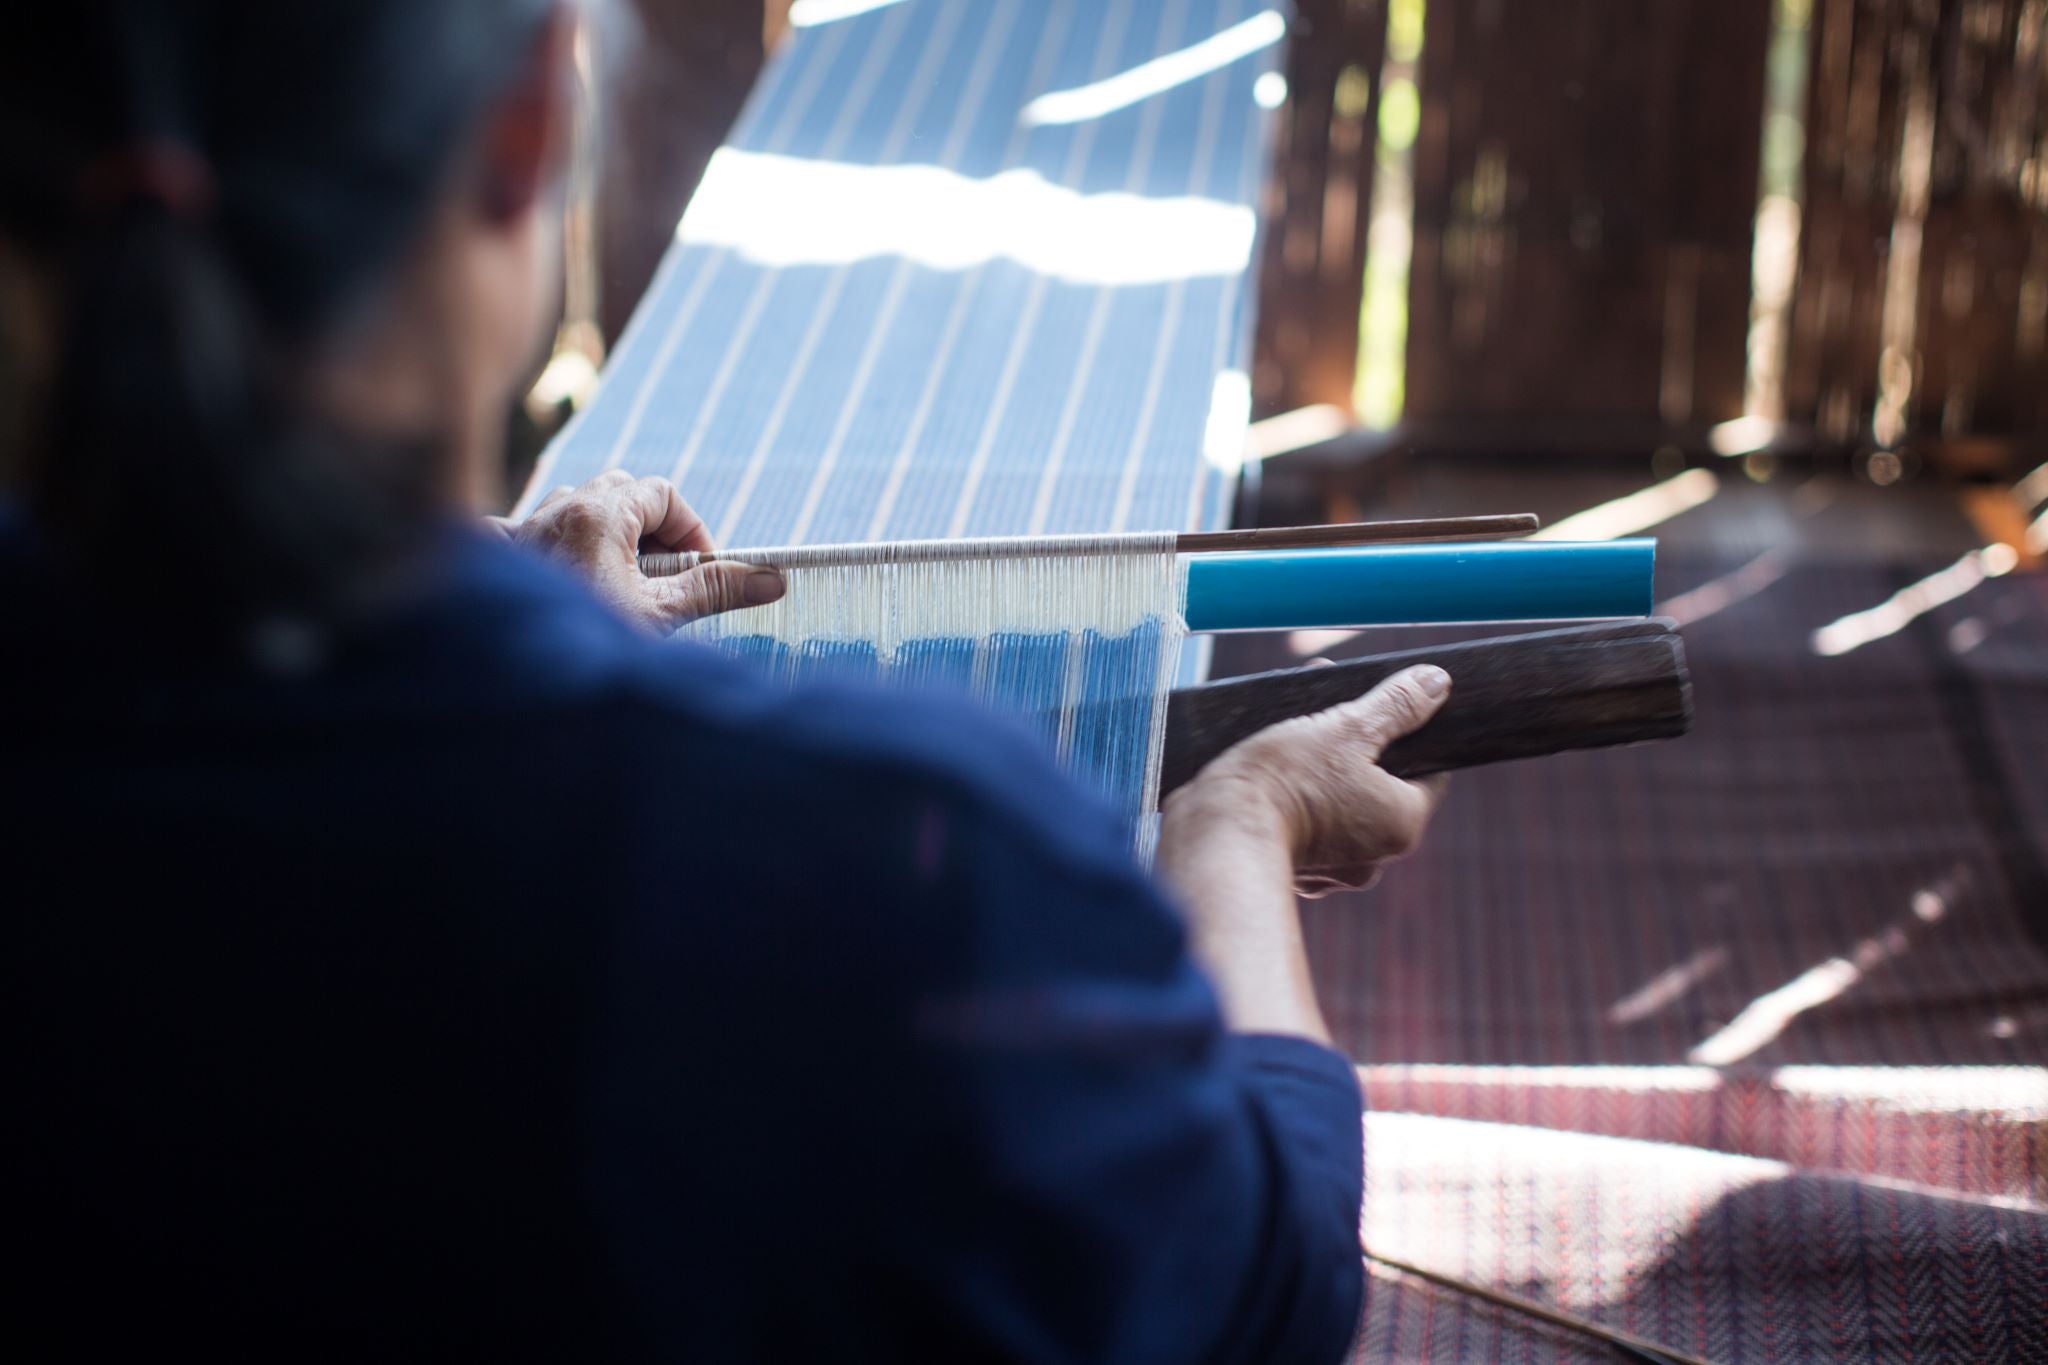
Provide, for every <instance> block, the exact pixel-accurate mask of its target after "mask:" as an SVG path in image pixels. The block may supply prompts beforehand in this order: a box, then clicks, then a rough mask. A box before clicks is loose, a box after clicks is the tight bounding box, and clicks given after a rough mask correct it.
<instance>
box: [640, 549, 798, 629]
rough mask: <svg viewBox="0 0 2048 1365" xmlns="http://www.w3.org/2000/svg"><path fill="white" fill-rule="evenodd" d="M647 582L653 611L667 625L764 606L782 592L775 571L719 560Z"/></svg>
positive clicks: (679, 624)
mask: <svg viewBox="0 0 2048 1365" xmlns="http://www.w3.org/2000/svg"><path fill="white" fill-rule="evenodd" d="M647 583H648V590H649V593H650V594H651V596H652V597H653V600H654V605H655V610H656V611H657V613H659V615H660V618H661V621H662V623H663V624H665V625H669V626H681V625H687V624H689V623H690V622H692V621H695V620H698V619H699V618H701V617H705V616H716V615H718V614H719V613H721V612H728V611H737V610H739V609H740V608H741V607H760V606H766V605H767V604H768V603H770V602H773V601H775V600H776V599H778V598H780V597H781V596H782V594H783V592H784V591H785V584H784V583H783V581H782V575H781V574H779V573H777V572H776V571H775V570H773V569H757V568H754V567H753V566H752V565H750V564H734V563H730V562H728V561H726V560H722V559H719V560H713V561H712V562H711V563H709V564H699V565H698V566H697V567H696V568H694V569H690V570H688V571H686V572H684V573H679V574H676V575H675V576H674V577H671V578H650V579H648V580H647Z"/></svg>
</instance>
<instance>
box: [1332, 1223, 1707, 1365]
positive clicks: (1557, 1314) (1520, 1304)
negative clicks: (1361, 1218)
mask: <svg viewBox="0 0 2048 1365" xmlns="http://www.w3.org/2000/svg"><path fill="white" fill-rule="evenodd" d="M1365 1257H1366V1259H1367V1260H1369V1261H1372V1262H1374V1263H1376V1264H1378V1265H1383V1266H1386V1267H1387V1268H1388V1269H1389V1270H1395V1271H1399V1272H1400V1273H1401V1274H1403V1275H1413V1276H1414V1277H1415V1278H1416V1279H1418V1280H1424V1281H1426V1282H1428V1283H1430V1284H1433V1285H1436V1286H1437V1287H1438V1288H1440V1289H1448V1290H1450V1291H1451V1292H1453V1293H1456V1294H1464V1295H1467V1296H1469V1297H1471V1298H1475V1299H1479V1300H1480V1301H1482V1302H1484V1303H1490V1304H1492V1305H1494V1306H1495V1307H1496V1308H1505V1309H1508V1310H1509V1311H1510V1312H1515V1313H1523V1314H1526V1315H1528V1316H1529V1317H1532V1318H1535V1319H1536V1320H1537V1321H1539V1322H1547V1323H1549V1324H1550V1325H1551V1326H1553V1327H1562V1328H1564V1329H1565V1330H1567V1331H1571V1332H1577V1333H1579V1334H1580V1335H1581V1336H1587V1337H1591V1338H1593V1339H1594V1340H1595V1341H1600V1342H1605V1343H1606V1344H1607V1345H1609V1346H1612V1347H1615V1348H1616V1349H1618V1350H1621V1351H1624V1352H1626V1353H1627V1354H1628V1357H1629V1359H1631V1360H1637V1361H1642V1362H1644V1363H1645V1365H1713V1362H1711V1361H1708V1360H1703V1359H1701V1358H1700V1357H1699V1356H1695V1355H1687V1354H1686V1353H1685V1352H1684V1351H1680V1350H1675V1349H1673V1348H1672V1347H1669V1346H1663V1345H1659V1344H1658V1343H1657V1342H1654V1341H1650V1340H1648V1339H1646V1338H1644V1337H1639V1336H1637V1335H1635V1333H1633V1332H1624V1331H1623V1330H1621V1329H1620V1328H1619V1327H1609V1326H1608V1325H1607V1324H1606V1323H1604V1322H1595V1321H1593V1320H1592V1319H1591V1318H1582V1317H1580V1316H1578V1314H1576V1313H1567V1312H1565V1311H1564V1310H1563V1309H1559V1308H1552V1307H1550V1306H1549V1305H1548V1304H1541V1303H1537V1302H1536V1301H1535V1300H1533V1299H1525V1298H1523V1297H1522V1296H1521V1295H1519V1294H1510V1293H1507V1292H1506V1291H1504V1290H1499V1289H1490V1288H1488V1287H1487V1286H1485V1285H1483V1284H1473V1283H1472V1282H1471V1281H1469V1280H1461V1279H1458V1278H1457V1277H1455V1276H1452V1275H1445V1274H1443V1273H1442V1272H1440V1271H1435V1270H1426V1269H1424V1268H1423V1267H1422V1266H1419V1265H1413V1264H1410V1263H1409V1262H1407V1261H1401V1260H1396V1259H1395V1258H1394V1257H1392V1256H1382V1255H1381V1254H1380V1253H1379V1252H1377V1251H1373V1250H1372V1249H1370V1248H1367V1249H1366V1253H1365Z"/></svg>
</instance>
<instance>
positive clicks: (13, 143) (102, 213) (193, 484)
mask: <svg viewBox="0 0 2048 1365" xmlns="http://www.w3.org/2000/svg"><path fill="white" fill-rule="evenodd" d="M554 5H555V0H65V3H61V4H54V5H38V6H35V7H34V11H33V13H32V15H31V16H25V17H23V19H22V20H21V22H20V25H19V27H18V28H16V29H15V31H13V32H11V33H10V34H9V36H8V39H7V41H6V42H5V43H0V237H4V238H5V244H6V245H8V246H9V247H11V248H12V249H13V251H12V254H15V255H18V256H25V257H26V258H27V259H28V260H29V261H30V262H31V263H32V264H31V269H32V273H34V274H35V275H36V276H38V277H39V279H42V280H46V281H48V284H49V289H50V291H51V293H52V303H53V307H52V309H51V316H52V319H53V321H54V322H55V325H56V327H57V330H58V334H59V340H58V346H57V350H56V352H55V357H54V365H53V367H52V368H51V369H50V370H49V372H48V374H47V383H46V384H44V385H43V386H42V391H41V392H39V393H37V394H36V395H34V398H33V401H32V411H33V416H32V418H31V422H32V425H31V427H30V429H29V430H28V431H27V432H26V434H24V435H23V436H22V437H21V438H20V439H19V440H18V441H17V442H16V444H17V446H19V449H17V450H15V451H12V452H8V453H7V454H6V456H5V458H6V460H7V465H8V466H9V467H8V468H7V473H6V477H7V479H8V480H9V482H10V483H12V484H13V485H14V488H13V490H12V491H13V493H14V494H15V495H17V496H21V497H23V498H24V500H25V501H26V502H27V503H28V505H29V507H30V509H31V511H32V514H33V516H34V518H35V520H36V522H37V523H38V525H39V526H40V527H41V528H42V529H43V530H44V531H45V532H46V534H47V537H48V538H49V539H50V540H51V541H52V542H53V543H55V544H56V545H57V546H58V547H59V548H60V551H61V552H64V553H66V554H68V555H69V556H71V557H72V558H74V559H77V560H78V561H79V562H80V563H81V564H82V565H85V566H90V565H92V564H95V563H101V562H107V561H108V560H109V559H113V560H119V561H121V562H125V563H128V564H137V563H140V564H145V565H150V566H153V567H152V568H151V570H150V572H149V574H148V577H149V580H150V582H151V583H152V584H153V585H154V586H152V587H151V588H150V589H149V590H148V591H147V592H146V593H143V594H141V596H142V597H144V598H145V599H146V600H154V601H158V602H162V603H164V604H166V605H174V606H175V609H176V610H177V611H178V612H179V614H180V616H181V617H182V618H183V619H184V620H185V621H186V622H187V623H188V624H190V625H193V626H195V627H199V626H211V627H214V628H216V629H219V630H223V631H230V632H231V631H232V630H234V629H235V628H237V627H239V626H242V625H246V624H247V623H248V622H250V621H251V620H253V619H256V618H258V617H261V616H264V615H268V614H271V613H275V612H278V611H301V610H315V611H317V610H320V609H322V608H323V607H326V606H331V605H332V603H333V601H334V600H335V598H336V597H337V595H338V594H339V593H340V592H341V591H342V589H343V585H344V584H345V583H346V581H347V580H348V578H349V576H350V575H351V574H352V573H353V572H355V571H356V569H357V567H358V566H360V565H361V564H362V563H363V562H364V561H365V559H366V557H370V556H374V555H376V554H378V553H380V552H384V551H387V550H388V549H390V548H391V547H392V545H393V543H394V541H395V540H396V539H397V538H399V537H401V536H403V535H405V534H407V533H408V531H409V528H411V527H413V526H416V525H417V524H418V523H419V522H420V521H421V519H422V517H423V515H424V508H425V494H424V492H423V479H424V476H425V474H426V470H425V468H424V467H423V466H424V465H425V464H426V462H425V461H422V460H419V459H416V458H405V455H406V454H407V452H394V451H382V452H372V451H366V450H364V449H363V448H361V445H360V443H356V444H354V445H352V444H351V442H350V441H349V439H348V438H346V437H344V436H343V435H342V434H341V433H338V432H336V431H332V430H327V429H324V428H323V426H322V425H321V424H319V423H316V422H313V421H311V420H309V419H308V418H307V417H306V416H305V415H304V407H305V405H304V404H302V403H300V402H299V401H298V400H297V396H296V395H295V393H294V387H295V383H296V379H295V367H294V364H293V361H294V359H295V357H297V356H299V355H303V354H304V353H305V352H306V351H307V350H308V349H309V348H310V347H311V346H312V345H314V344H315V343H317V342H318V341H319V340H320V339H322V338H323V337H325V336H327V335H329V334H330V333H332V332H333V331H334V330H335V329H336V328H338V327H340V326H342V325H344V324H345V323H346V322H347V321H348V313H349V310H350V308H351V306H352V305H353V304H354V303H356V302H357V301H359V300H361V299H363V298H364V297H365V296H366V295H367V294H368V293H369V292H370V290H371V289H372V287H373V286H374V285H375V283H376V282H377V279H378V276H379V274H380V272H382V271H384V270H385V269H387V268H388V267H389V266H390V265H391V264H392V263H393V262H394V261H395V260H396V259H397V258H398V257H399V256H400V255H401V254H402V251H403V248H404V245H405V243H406V242H407V240H408V238H409V236H410V234H411V233H412V232H413V231H415V230H416V228H417V227H418V225H419V223H420V221H421V219H422V217H423V215H424V213H425V212H426V211H427V209H428V207H429V206H430V205H431V203H432V201H433V199H434V197H435V192H436V190H437V188H438V186H439V185H440V184H441V183H442V182H443V179H444V178H445V176H446V175H447V173H448V171H449V169H450V166H451V164H452V162H453V160H454V158H455V157H456V155H457V152H458V150H459V148H460V147H461V145H462V142H463V135H464V133H465V132H466V131H468V129H469V128H470V126H471V125H472V124H473V123H474V121H475V120H476V119H477V117H478V115H479V113H480V112H481V110H482V109H483V108H484V107H485V105H486V104H487V103H488V101H489V100H490V98H491V97H492V96H493V95H494V94H495V93H497V92H498V91H499V90H500V89H502V88H503V87H504V85H505V84H506V83H507V82H508V81H509V80H510V79H511V78H512V77H513V76H514V74H515V73H516V72H517V71H518V70H519V68H520V65H521V63H522V62H523V61H524V60H525V59H526V58H527V57H528V55H529V54H530V53H531V51H532V45H533V42H534V40H535V39H536V37H537V36H538V33H539V31H540V25H541V23H542V22H543V21H544V20H545V18H546V17H547V16H548V14H549V13H550V12H551V11H552V9H553V8H554ZM0 364H4V365H5V366H6V367H7V368H9V369H10V370H12V371H13V372H14V374H13V376H12V377H13V378H14V380H15V382H13V383H10V384H8V385H7V388H8V389H11V390H16V391H17V392H16V393H15V394H14V397H15V398H16V400H17V401H18V400H19V399H20V397H21V395H20V394H19V392H18V390H19V389H20V388H21V381H20V375H21V373H22V372H23V369H24V358H23V357H21V356H20V355H9V356H6V357H5V358H4V359H0ZM124 595H128V596H132V595H133V594H124Z"/></svg>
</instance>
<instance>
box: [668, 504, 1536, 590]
mask: <svg viewBox="0 0 2048 1365" xmlns="http://www.w3.org/2000/svg"><path fill="white" fill-rule="evenodd" d="M1539 525H1541V520H1540V519H1539V518H1538V517H1536V516H1535V515H1534V514H1533V513H1528V512H1519V513H1514V514H1511V515H1506V516H1487V517H1435V518H1428V519H1424V520H1419V521H1357V522H1347V523H1343V524H1340V525H1336V526H1261V527H1255V528H1253V529H1251V530H1243V531H1188V532H1183V533H1181V534H1180V535H1178V536H1176V537H1174V541H1173V548H1174V551H1175V552H1176V553H1178V554H1221V553H1229V552H1231V551H1241V550H1305V549H1320V548H1329V547H1333V546H1340V545H1388V544H1400V543H1403V542H1410V541H1413V542H1422V541H1439V542H1440V541H1465V540H1509V539H1512V538H1514V537H1515V536H1522V535H1527V534H1528V533H1529V532H1531V531H1534V530H1535V529H1536V528H1537V527H1538V526H1539ZM1133 539H1134V538H1133V537H1130V536H1121V535H1099V536H1096V535H1088V536H1005V537H988V538H977V539H961V540H907V541H896V542H893V543H892V542H876V543H873V544H853V545H790V546H778V547H771V548H764V549H754V548H740V549H725V550H707V551H701V552H691V553H673V552H651V553H648V554H643V555H641V556H640V571H641V572H642V573H644V574H646V575H647V576H648V577H650V578H666V577H669V576H672V575H674V574H679V573H684V572H686V571H688V570H690V569H693V568H695V567H696V566H697V565H699V564H706V563H709V562H711V561H712V560H720V559H723V560H732V561H736V562H738V563H742V564H759V565H763V566H766V567H770V568H773V567H778V566H795V567H801V568H807V569H809V568H825V567H830V566H835V565H845V564H876V563H888V562H891V561H893V560H911V559H917V560H925V561H931V560H954V559H1015V558H1023V557H1025V556H1028V555H1034V554H1042V555H1085V554H1096V553H1107V552H1114V551H1116V550H1118V549H1122V548H1126V547H1128V546H1129V545H1130V544H1131V543H1132V542H1133Z"/></svg>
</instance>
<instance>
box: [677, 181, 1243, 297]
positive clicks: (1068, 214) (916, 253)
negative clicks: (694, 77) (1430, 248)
mask: <svg viewBox="0 0 2048 1365" xmlns="http://www.w3.org/2000/svg"><path fill="white" fill-rule="evenodd" d="M1256 226H1257V224H1256V221H1255V219H1254V217H1253V214H1252V211H1251V210H1250V209H1249V208H1247V207H1245V206H1243V205H1238V204H1225V203H1221V202H1218V201H1217V200H1214V199H1201V198H1194V197H1177V198H1148V197H1145V196H1142V195H1135V194H1121V193H1112V194H1082V193H1080V192H1078V191H1076V190H1072V189H1069V188H1067V187H1066V186H1064V185H1056V184H1052V183H1050V182H1048V181H1047V180H1045V179H1043V178H1042V177H1041V176H1040V175H1039V174H1038V173H1037V172H1036V171H1030V170H1022V169H1019V170H1010V171H1004V172H1003V173H1002V174H1000V175H996V176H992V177H989V178H987V179H974V178H971V177H969V176H964V175H962V174H960V173H959V172H958V171H953V170H948V169H946V168H945V167H943V166H929V165H908V166H904V165H897V166H861V165H853V164H849V163H846V162H838V161H811V160H806V159H804V158H801V157H789V156H777V155H773V154H771V153H765V152H743V151H736V150H734V149H733V148H730V147H725V148H721V149H720V150H719V151H718V152H717V154H716V155H714V156H713V157H712V158H711V165H710V168H709V169H708V170H706V171H705V173H704V182H703V184H702V186H701V187H700V188H699V189H698V191H697V195H696V198H695V199H693V200H692V201H691V203H690V208H689V211H688V212H687V213H685V214H684V215H683V221H682V225H681V226H680V227H679V228H677V230H676V235H677V236H678V237H679V238H681V239H682V240H683V241H685V242H687V243H688V244H690V245H691V246H694V247H724V248H726V249H728V250H730V251H731V252H732V253H733V254H734V255H735V256H738V257H740V258H741V259H744V260H748V261H752V262H756V263H758V264H762V265H768V266H774V267H786V266H797V265H846V264H849V263H851V262H854V261H860V260H869V259H873V258H876V257H900V258H902V259H904V260H908V261H911V262H914V263H915V264H918V265H922V266H926V267H929V268H931V269H934V270H967V269H971V268H973V267H975V266H979V265H984V264H986V263H988V262H989V261H992V260H996V259H998V258H1001V259H1005V260H1010V261H1014V262H1016V263H1017V264H1019V265H1021V266H1023V267H1024V268H1025V269H1027V270H1030V271H1033V272H1035V273H1038V274H1041V275H1048V276H1052V277H1054V278H1056V279H1062V280H1068V281H1072V282H1074V283H1080V284H1096V285H1128V284H1163V283H1168V282H1171V281H1174V280H1188V279H1196V278H1199V277H1203V276H1235V275H1238V274H1240V273H1241V272H1243V271H1244V269H1245V268H1246V266H1247V265H1249V264H1250V262H1251V252H1252V238H1253V234H1254V232H1255V230H1256Z"/></svg>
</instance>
